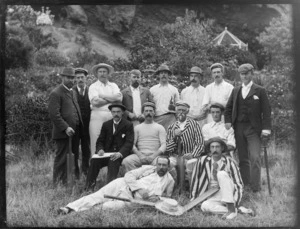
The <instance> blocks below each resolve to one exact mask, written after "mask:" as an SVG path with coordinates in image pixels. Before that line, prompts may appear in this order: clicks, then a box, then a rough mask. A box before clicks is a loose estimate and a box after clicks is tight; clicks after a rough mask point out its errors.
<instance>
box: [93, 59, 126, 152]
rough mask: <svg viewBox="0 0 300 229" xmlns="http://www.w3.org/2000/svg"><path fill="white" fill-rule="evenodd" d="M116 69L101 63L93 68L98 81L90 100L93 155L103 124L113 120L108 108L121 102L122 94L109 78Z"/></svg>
mask: <svg viewBox="0 0 300 229" xmlns="http://www.w3.org/2000/svg"><path fill="white" fill-rule="evenodd" d="M113 72H114V68H113V67H112V66H110V65H108V64H105V63H100V64H97V65H95V66H94V67H93V68H92V73H93V74H94V76H95V77H97V78H98V80H97V81H96V82H95V83H93V84H91V86H90V88H89V99H90V102H91V109H92V111H91V120H90V138H91V153H92V155H94V154H95V150H96V148H95V147H96V141H97V138H98V136H99V135H100V131H101V127H102V124H103V123H104V122H105V121H108V120H109V119H112V115H111V112H110V111H109V109H108V106H109V105H110V104H111V103H112V102H117V101H119V102H121V101H122V94H121V92H120V89H119V87H118V86H117V84H115V83H112V82H109V80H108V79H109V76H110V75H111V74H112V73H113Z"/></svg>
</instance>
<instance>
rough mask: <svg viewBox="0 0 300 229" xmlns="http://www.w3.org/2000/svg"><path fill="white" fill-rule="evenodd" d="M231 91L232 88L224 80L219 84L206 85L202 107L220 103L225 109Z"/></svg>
mask: <svg viewBox="0 0 300 229" xmlns="http://www.w3.org/2000/svg"><path fill="white" fill-rule="evenodd" d="M232 89H233V86H232V85H231V84H230V83H227V82H226V81H224V80H223V81H222V82H221V83H220V84H216V83H215V82H213V83H211V84H209V85H207V86H206V88H205V93H204V98H203V101H202V105H206V104H212V103H220V104H222V105H223V106H224V107H226V104H227V101H228V99H229V96H230V94H231V91H232Z"/></svg>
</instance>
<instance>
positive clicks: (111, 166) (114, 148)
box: [86, 102, 134, 189]
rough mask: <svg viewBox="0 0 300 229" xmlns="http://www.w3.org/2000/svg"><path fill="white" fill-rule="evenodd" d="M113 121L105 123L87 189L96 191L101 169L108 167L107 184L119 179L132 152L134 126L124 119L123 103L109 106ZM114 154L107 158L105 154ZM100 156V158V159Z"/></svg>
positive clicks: (98, 140) (87, 181) (91, 167)
mask: <svg viewBox="0 0 300 229" xmlns="http://www.w3.org/2000/svg"><path fill="white" fill-rule="evenodd" d="M108 109H109V110H110V111H111V114H112V117H113V119H111V120H108V121H106V122H104V123H103V126H102V128H101V133H100V136H99V137H98V139H97V142H96V153H97V154H98V156H97V155H94V156H93V157H92V159H91V165H90V168H89V171H88V175H87V180H86V189H94V187H95V184H96V179H97V176H98V174H99V171H100V169H101V168H103V167H105V166H107V178H106V183H109V182H110V181H112V180H114V179H116V178H117V176H118V173H119V168H120V165H121V163H122V160H123V159H124V158H125V157H127V156H128V155H129V154H130V153H131V150H132V146H133V141H134V132H133V125H132V123H131V122H130V121H128V120H126V119H124V118H122V117H123V114H124V112H125V110H126V107H124V106H123V104H122V103H121V102H114V103H112V104H110V105H109V106H108ZM108 152H109V153H112V152H113V154H112V155H110V156H106V155H105V153H108ZM99 156H100V158H99Z"/></svg>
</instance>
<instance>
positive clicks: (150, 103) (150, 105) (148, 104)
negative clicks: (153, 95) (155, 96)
mask: <svg viewBox="0 0 300 229" xmlns="http://www.w3.org/2000/svg"><path fill="white" fill-rule="evenodd" d="M143 107H153V109H154V110H155V108H156V107H155V103H152V102H144V103H143Z"/></svg>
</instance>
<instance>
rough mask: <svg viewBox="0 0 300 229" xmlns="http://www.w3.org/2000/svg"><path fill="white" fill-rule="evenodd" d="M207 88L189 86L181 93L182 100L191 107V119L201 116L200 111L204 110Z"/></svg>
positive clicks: (189, 115)
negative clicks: (203, 103) (203, 104)
mask: <svg viewBox="0 0 300 229" xmlns="http://www.w3.org/2000/svg"><path fill="white" fill-rule="evenodd" d="M204 93H205V88H204V87H202V86H201V85H199V87H197V88H194V87H193V86H189V87H187V88H184V89H183V90H182V92H181V95H180V97H181V99H182V100H184V101H185V102H187V103H188V104H189V105H190V111H189V113H188V114H187V116H188V117H190V118H193V119H194V118H196V117H197V116H199V115H200V113H201V112H200V110H201V108H202V101H203V98H204Z"/></svg>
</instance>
